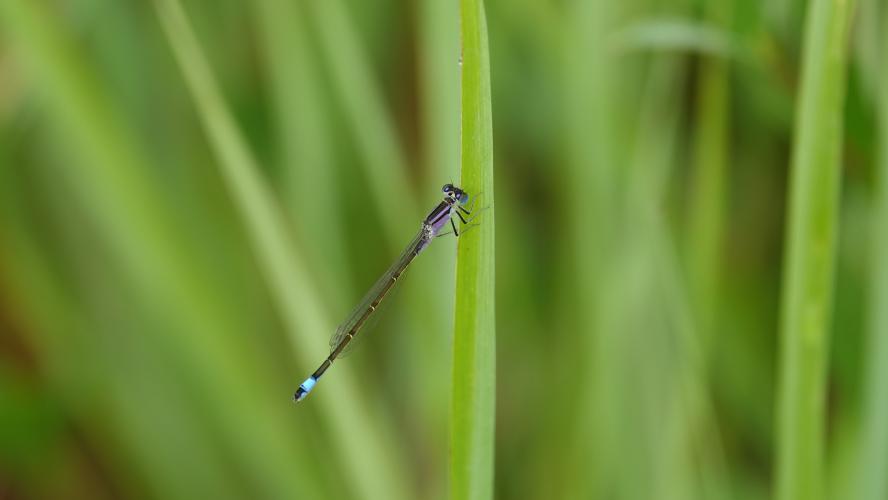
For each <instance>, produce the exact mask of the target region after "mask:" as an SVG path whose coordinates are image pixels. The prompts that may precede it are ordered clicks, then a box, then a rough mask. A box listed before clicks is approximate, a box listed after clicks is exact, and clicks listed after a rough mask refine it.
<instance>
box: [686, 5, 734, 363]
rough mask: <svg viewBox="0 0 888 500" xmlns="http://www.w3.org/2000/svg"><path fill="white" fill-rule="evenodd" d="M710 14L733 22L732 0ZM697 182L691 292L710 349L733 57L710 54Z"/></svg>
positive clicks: (701, 99) (699, 121)
mask: <svg viewBox="0 0 888 500" xmlns="http://www.w3.org/2000/svg"><path fill="white" fill-rule="evenodd" d="M705 7H706V18H707V20H708V21H711V22H717V23H719V26H722V27H724V28H729V26H727V25H728V24H729V19H730V9H731V2H728V1H725V0H710V1H708V2H706V3H705ZM697 85H698V87H699V92H698V96H697V116H696V130H695V136H696V137H695V141H694V184H693V192H692V197H691V205H690V213H689V218H690V224H689V231H690V235H689V237H690V238H689V242H688V269H689V271H690V273H691V278H690V282H691V292H692V298H693V303H694V309H695V311H696V316H697V318H698V324H699V327H700V328H699V331H700V332H701V333H702V341H703V347H704V355H705V351H706V350H708V349H707V348H708V345H709V342H710V341H711V339H710V337H711V335H712V333H711V332H712V330H713V328H714V326H715V325H713V320H714V316H715V311H714V309H715V308H716V307H717V304H716V301H715V299H716V297H718V296H719V293H718V282H719V275H720V272H719V271H720V266H719V262H720V257H721V250H722V239H723V237H724V213H725V175H726V173H727V168H728V165H727V163H728V143H729V141H730V131H729V129H728V126H729V122H730V109H729V92H730V90H729V89H730V88H729V81H728V61H727V60H725V59H724V58H722V57H720V56H717V55H715V56H713V55H710V56H709V57H707V58H706V59H705V60H704V61H703V63H702V66H701V69H700V74H699V77H698V79H697Z"/></svg>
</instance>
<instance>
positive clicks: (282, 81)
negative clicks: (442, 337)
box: [250, 0, 352, 308]
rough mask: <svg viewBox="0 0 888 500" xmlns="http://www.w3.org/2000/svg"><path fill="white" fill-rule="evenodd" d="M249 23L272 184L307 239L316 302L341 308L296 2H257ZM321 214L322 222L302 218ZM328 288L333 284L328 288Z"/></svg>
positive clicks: (326, 169)
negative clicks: (261, 68)
mask: <svg viewBox="0 0 888 500" xmlns="http://www.w3.org/2000/svg"><path fill="white" fill-rule="evenodd" d="M250 5H251V8H252V9H253V11H254V13H255V15H254V16H253V17H255V18H256V26H257V31H258V34H259V35H260V37H259V39H260V41H261V42H262V43H261V44H260V48H261V50H262V53H263V55H264V56H265V61H264V63H265V66H266V68H267V71H268V74H269V79H268V80H269V81H268V91H269V95H270V96H271V99H272V106H271V109H272V113H273V114H274V118H275V124H276V134H275V144H276V145H277V154H278V162H277V163H278V169H277V170H278V178H279V179H281V180H282V184H283V188H282V189H279V190H278V191H279V192H280V194H281V195H282V197H283V198H284V199H285V203H286V205H287V207H288V209H289V210H288V211H289V213H291V214H293V215H294V217H293V219H294V222H296V223H298V224H297V228H298V230H299V235H300V236H301V239H302V240H306V241H308V240H310V241H311V242H312V244H311V245H308V246H306V248H305V250H304V252H305V253H306V254H307V259H306V260H307V261H308V262H309V264H311V266H312V268H313V269H315V272H316V273H318V274H319V276H318V278H319V279H318V282H319V283H320V284H323V283H329V284H331V286H328V287H326V290H329V292H328V293H326V294H324V296H330V295H332V296H333V297H334V299H333V300H332V301H330V303H333V304H336V305H339V306H341V307H343V308H345V307H348V305H349V304H347V303H344V302H347V300H346V297H345V296H344V295H346V294H345V291H346V290H348V289H349V287H348V286H347V284H348V283H350V278H349V277H350V276H352V273H351V272H350V270H349V268H350V265H349V262H348V257H347V255H346V253H347V252H346V249H347V248H348V246H347V244H346V242H345V235H344V234H343V230H342V228H341V226H340V225H339V224H330V220H334V221H338V220H340V217H341V209H340V203H339V202H340V199H339V196H338V195H337V193H338V192H339V191H341V186H340V184H339V182H338V180H339V179H338V176H337V169H336V168H335V166H334V164H333V161H332V151H331V148H330V141H329V132H330V127H329V125H328V123H327V122H328V120H327V118H326V115H327V114H328V113H329V110H328V109H327V106H326V105H325V101H324V99H323V93H322V92H321V85H322V83H321V78H320V76H319V75H320V73H321V71H320V69H321V68H320V64H318V61H317V58H316V57H314V54H312V52H311V50H309V40H308V33H307V30H306V27H305V22H304V13H303V11H304V10H305V9H304V8H301V7H302V6H300V5H298V3H297V2H282V1H280V0H258V1H256V2H251V3H250ZM317 211H322V212H323V213H324V214H325V215H326V216H327V217H305V214H311V213H314V212H317ZM333 284H336V285H333Z"/></svg>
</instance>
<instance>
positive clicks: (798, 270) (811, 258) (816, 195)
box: [775, 0, 853, 500]
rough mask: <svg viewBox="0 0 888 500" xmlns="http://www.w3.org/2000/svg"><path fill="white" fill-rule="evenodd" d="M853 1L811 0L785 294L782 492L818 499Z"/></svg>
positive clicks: (794, 498)
mask: <svg viewBox="0 0 888 500" xmlns="http://www.w3.org/2000/svg"><path fill="white" fill-rule="evenodd" d="M852 5H853V1H851V0H848V1H841V0H814V1H813V2H811V3H810V5H809V6H808V14H807V22H806V28H805V45H804V55H803V60H802V78H801V83H800V90H799V92H800V96H799V99H798V104H797V106H798V109H797V114H796V130H795V140H794V144H793V152H792V165H791V172H790V185H789V189H790V193H789V207H788V217H787V237H786V251H785V255H784V275H783V296H782V302H781V324H780V337H781V339H780V341H781V352H780V365H779V367H778V369H779V386H778V394H777V419H778V420H777V426H776V429H777V437H776V439H777V443H776V448H777V449H776V452H777V457H776V458H777V459H776V461H775V463H776V481H777V484H776V493H777V496H776V498H777V500H817V499H819V498H821V497H822V495H823V491H824V486H825V485H824V484H823V478H824V465H823V464H824V456H823V454H824V432H825V408H824V406H825V394H826V365H827V349H828V345H829V343H828V328H829V324H830V311H831V304H832V289H833V271H834V267H835V252H836V233H837V225H838V223H837V212H838V209H839V191H840V179H841V176H840V152H841V146H842V126H841V124H842V117H843V102H844V94H845V77H846V71H845V70H846V52H847V47H846V42H847V34H848V23H849V19H850V17H851V10H852Z"/></svg>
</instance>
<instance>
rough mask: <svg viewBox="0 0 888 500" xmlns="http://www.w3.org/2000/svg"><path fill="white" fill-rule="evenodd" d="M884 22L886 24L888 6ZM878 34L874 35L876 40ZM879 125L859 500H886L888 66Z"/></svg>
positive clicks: (886, 46)
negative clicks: (884, 499)
mask: <svg viewBox="0 0 888 500" xmlns="http://www.w3.org/2000/svg"><path fill="white" fill-rule="evenodd" d="M883 17H884V18H883V19H882V20H881V25H882V27H883V29H884V28H888V9H886V10H885V11H884V16H883ZM878 38H879V37H876V39H878ZM881 38H882V40H881V41H880V42H879V46H881V47H882V52H881V53H882V54H886V53H888V52H885V51H886V50H888V36H886V35H885V34H884V31H883V34H882V36H881ZM879 70H880V71H879V73H880V74H879V77H878V81H879V83H880V85H879V86H878V89H879V91H878V97H877V98H878V101H879V102H878V108H877V113H878V127H879V131H878V133H879V136H878V137H879V145H878V147H879V158H878V163H877V169H876V178H877V186H876V197H875V202H874V204H873V207H874V211H873V219H872V223H871V225H870V227H871V228H872V229H871V231H872V238H873V240H872V255H871V259H870V265H871V266H872V267H871V272H870V276H871V278H870V279H871V280H872V281H871V285H870V293H871V294H872V296H871V298H870V301H869V316H870V317H869V338H868V347H869V348H868V349H867V350H866V352H867V359H866V360H867V366H868V370H867V371H866V380H865V381H864V404H863V416H862V428H861V439H860V443H861V455H860V462H859V470H860V476H859V481H860V484H859V485H858V491H859V494H858V497H857V498H859V499H860V500H881V499H883V498H888V475H886V474H885V471H886V470H888V453H886V450H888V390H886V386H885V381H886V380H888V263H886V262H885V256H886V255H888V231H885V222H886V221H888V65H885V64H882V65H881V67H880V68H879Z"/></svg>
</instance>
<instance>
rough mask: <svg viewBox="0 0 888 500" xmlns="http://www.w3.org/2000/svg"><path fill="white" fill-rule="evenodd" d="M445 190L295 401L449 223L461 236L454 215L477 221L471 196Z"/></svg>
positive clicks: (447, 186) (339, 330) (332, 341)
mask: <svg viewBox="0 0 888 500" xmlns="http://www.w3.org/2000/svg"><path fill="white" fill-rule="evenodd" d="M442 191H443V192H444V200H443V201H441V203H439V204H438V206H437V207H435V208H434V210H432V211H431V212H430V213H429V215H428V216H427V217H426V218H425V220H423V221H422V226H421V227H420V228H419V233H418V234H417V235H416V237H415V238H413V241H411V242H410V244H409V245H407V248H406V249H404V253H402V254H401V256H400V257H399V258H398V260H396V261H395V263H394V264H392V267H390V268H389V270H388V271H386V272H385V274H383V275H382V276H381V277H380V278H379V280H377V281H376V284H374V285H373V287H372V288H371V289H370V291H369V292H367V295H365V296H364V298H363V299H362V300H361V302H360V303H359V304H358V305H357V306H355V308H354V309H353V310H352V312H351V314H349V316H348V319H346V320H345V322H343V323H342V324H341V325H339V327H338V328H337V329H336V333H335V334H333V337H332V338H331V339H330V355H329V356H327V359H325V360H324V362H323V363H321V366H319V367H318V369H317V370H315V372H314V373H312V374H311V376H310V377H308V378H307V379H305V382H303V383H302V384H301V385H300V386H299V389H297V390H296V394H294V395H293V399H294V400H295V401H297V402H298V401H302V399H303V398H304V397H305V396H306V395H308V393H309V392H311V390H312V389H313V388H314V386H315V384H316V383H317V382H318V379H320V378H321V375H323V374H324V372H326V371H327V369H328V368H330V365H332V364H333V361H334V360H335V359H336V358H337V357H339V355H340V354H342V353H343V352H344V351H345V350H346V348H347V347H348V345H349V343H350V342H351V341H352V339H354V338H355V335H357V334H358V332H360V331H361V328H362V327H363V326H364V324H365V323H366V322H367V319H368V318H369V317H370V315H371V314H373V312H374V311H376V308H377V307H379V303H380V302H382V300H383V299H384V298H385V296H386V295H388V293H389V292H390V291H391V290H392V288H393V287H394V286H395V283H397V281H398V278H400V277H401V275H402V274H403V273H404V270H405V269H407V266H409V265H410V263H411V262H413V259H415V258H416V256H417V255H419V254H420V252H422V251H423V250H425V249H426V247H428V246H429V245H430V244H431V243H432V240H434V239H435V238H437V237H438V236H444V235H445V234H450V231H448V232H445V233H442V232H441V230H442V229H444V228H445V227H446V226H447V223H448V222H449V223H450V227H451V228H452V232H453V235H454V236H457V237H458V236H459V230H458V229H457V226H456V223H455V222H454V221H453V215H454V214H455V215H456V216H458V217H459V219H460V221H462V223H463V225H466V226H467V225H468V224H469V223H470V222H472V220H473V219H474V216H473V215H472V210H471V209H470V208H466V206H465V205H466V204H467V203H468V201H469V194H468V193H466V192H465V191H463V190H462V189H460V188H458V187H456V186H454V185H453V184H445V185H444V188H443V189H442ZM473 205H474V203H473ZM463 214H465V215H463ZM466 216H468V217H469V218H468V219H466Z"/></svg>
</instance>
